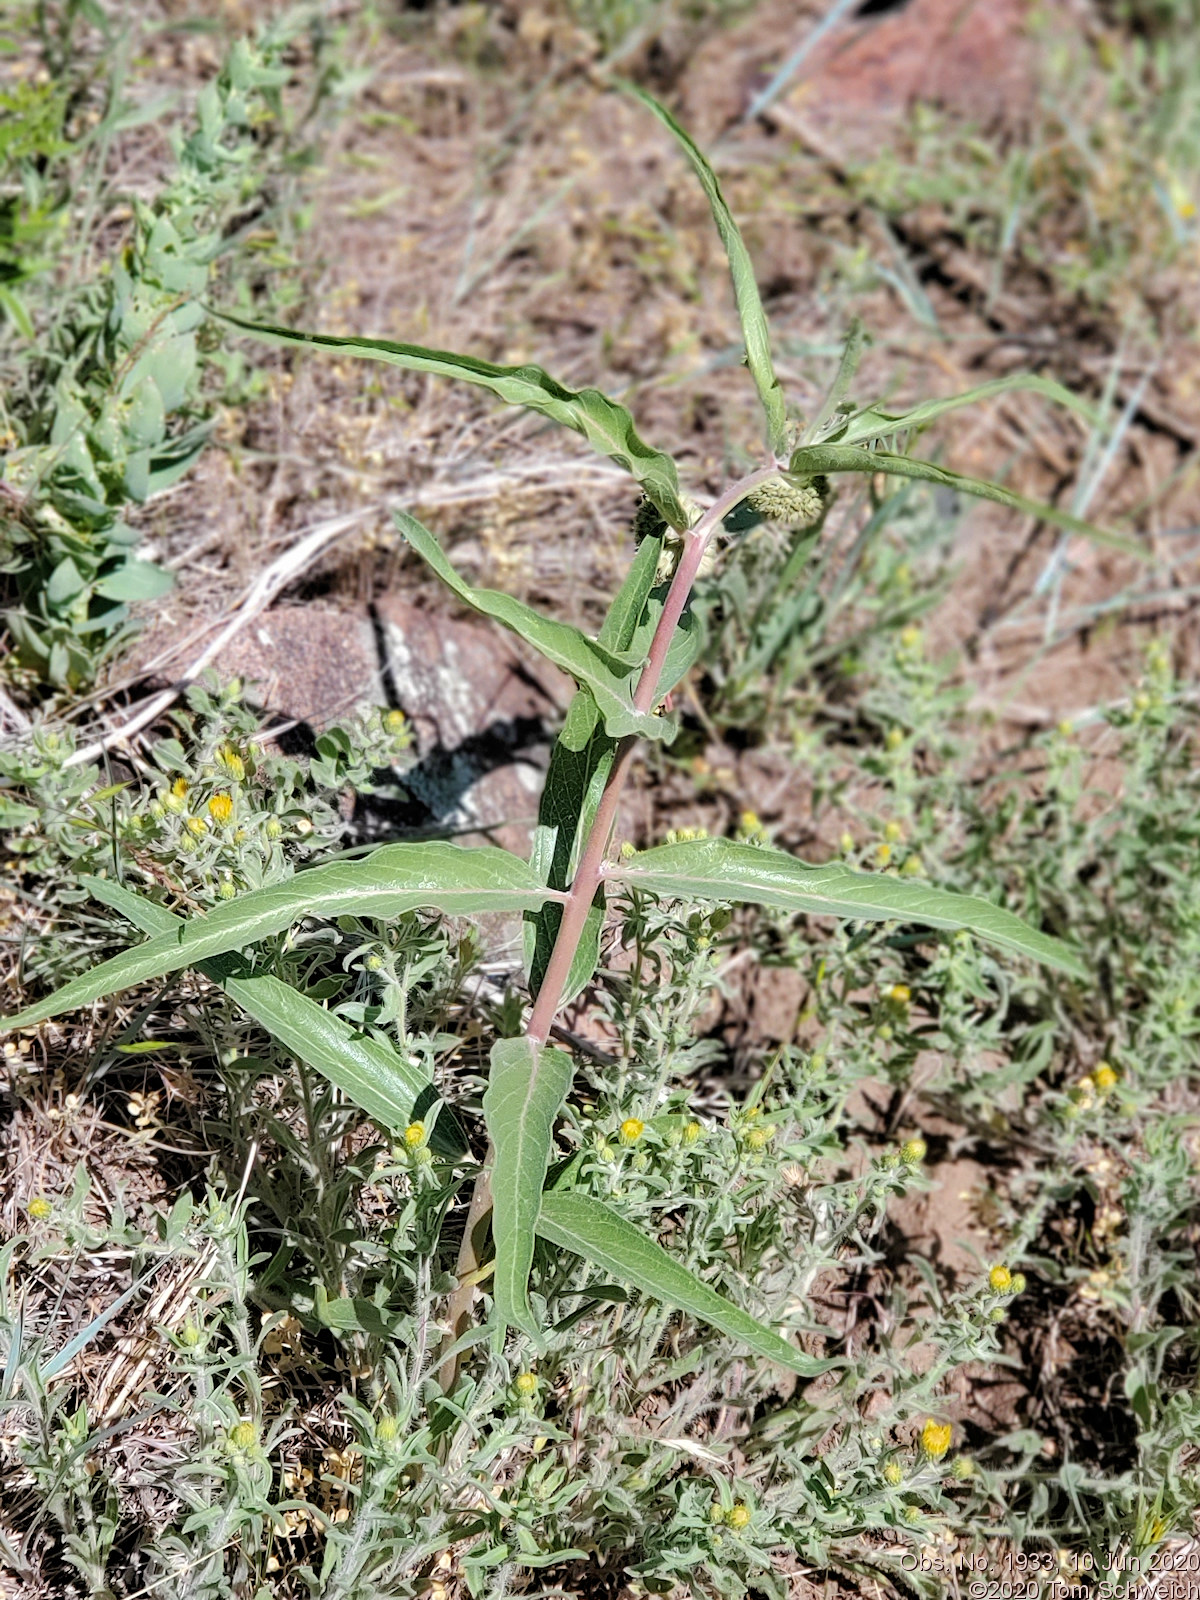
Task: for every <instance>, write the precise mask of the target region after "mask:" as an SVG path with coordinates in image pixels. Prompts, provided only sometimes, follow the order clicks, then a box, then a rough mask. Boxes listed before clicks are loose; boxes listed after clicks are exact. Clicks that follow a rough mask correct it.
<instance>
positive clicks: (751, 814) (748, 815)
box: [738, 811, 762, 833]
mask: <svg viewBox="0 0 1200 1600" xmlns="http://www.w3.org/2000/svg"><path fill="white" fill-rule="evenodd" d="M738 827H739V828H741V830H742V832H743V833H757V832H758V830H759V829H760V828H761V827H762V823H761V822H760V821H759V820H758V812H757V811H743V812H742V814H741V816H740V817H739V818H738Z"/></svg>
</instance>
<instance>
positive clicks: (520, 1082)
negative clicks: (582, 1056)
mask: <svg viewBox="0 0 1200 1600" xmlns="http://www.w3.org/2000/svg"><path fill="white" fill-rule="evenodd" d="M573 1075H574V1069H573V1067H572V1064H571V1057H570V1056H569V1055H568V1054H567V1052H566V1051H565V1050H556V1049H554V1048H553V1047H552V1046H550V1045H543V1046H540V1047H539V1046H538V1045H535V1044H534V1043H533V1042H532V1041H531V1040H529V1039H497V1041H496V1043H495V1044H494V1045H493V1046H492V1057H491V1072H490V1074H489V1076H488V1086H487V1092H486V1093H485V1094H484V1097H483V1115H484V1119H485V1121H486V1122H487V1130H488V1135H489V1137H490V1138H491V1141H492V1150H493V1159H494V1165H493V1167H492V1239H493V1241H494V1242H495V1247H496V1267H495V1275H494V1279H493V1290H492V1292H493V1294H494V1295H495V1299H496V1310H497V1311H498V1313H499V1314H500V1316H501V1317H502V1318H503V1319H504V1321H505V1322H507V1323H508V1324H509V1326H510V1327H514V1328H521V1329H523V1330H524V1332H526V1333H530V1334H535V1335H536V1333H537V1332H538V1326H537V1321H536V1319H535V1317H534V1315H533V1310H532V1308H531V1306H530V1304H529V1269H530V1267H531V1266H532V1265H533V1240H534V1230H535V1228H536V1226H537V1220H538V1214H539V1212H540V1210H541V1205H542V1185H543V1184H544V1183H545V1181H546V1170H547V1168H548V1167H549V1165H550V1145H551V1140H552V1138H553V1135H554V1119H555V1117H557V1116H558V1113H559V1112H560V1111H561V1110H562V1105H563V1101H564V1100H565V1099H566V1098H567V1091H568V1090H569V1089H570V1087H571V1079H572V1077H573Z"/></svg>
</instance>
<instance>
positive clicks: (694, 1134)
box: [683, 1122, 704, 1144]
mask: <svg viewBox="0 0 1200 1600" xmlns="http://www.w3.org/2000/svg"><path fill="white" fill-rule="evenodd" d="M703 1132H704V1129H703V1128H702V1127H701V1126H700V1124H699V1123H698V1122H687V1123H685V1124H684V1128H683V1142H684V1144H695V1143H696V1142H697V1141H698V1140H699V1138H700V1135H701V1134H702V1133H703Z"/></svg>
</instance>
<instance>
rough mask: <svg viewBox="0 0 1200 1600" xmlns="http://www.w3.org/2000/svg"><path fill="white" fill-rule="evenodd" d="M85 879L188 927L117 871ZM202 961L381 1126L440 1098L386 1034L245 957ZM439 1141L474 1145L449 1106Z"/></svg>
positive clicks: (147, 929)
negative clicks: (354, 1021) (371, 1031)
mask: <svg viewBox="0 0 1200 1600" xmlns="http://www.w3.org/2000/svg"><path fill="white" fill-rule="evenodd" d="M82 882H83V883H85V884H86V885H87V887H88V889H90V890H91V892H92V894H93V895H94V896H95V897H96V899H97V900H101V901H103V902H104V904H105V905H107V906H111V907H112V909H113V910H114V911H119V912H120V913H121V915H122V916H124V917H128V918H129V920H130V922H132V923H133V924H134V926H135V927H137V928H140V929H141V930H142V932H143V933H149V934H156V933H170V932H171V931H172V930H173V929H178V928H182V927H184V926H185V923H184V921H183V919H182V917H177V916H175V915H174V913H173V912H170V911H168V910H167V908H166V907H165V906H160V905H155V903H154V901H153V900H147V899H145V898H144V897H143V896H142V895H140V894H135V893H134V892H133V890H132V889H127V888H125V887H124V885H123V884H119V883H114V882H113V881H112V880H111V879H110V878H88V877H85V878H83V879H82ZM196 968H197V971H199V972H202V973H203V974H204V976H205V977H206V978H208V979H209V981H210V982H211V983H215V984H217V986H218V987H219V988H221V989H223V990H224V991H225V993H226V994H228V995H229V996H230V997H231V998H232V999H234V1000H236V1001H237V1003H238V1005H240V1006H241V1008H242V1010H243V1011H244V1012H246V1014H247V1016H251V1017H253V1018H254V1020H255V1022H257V1023H258V1024H259V1025H260V1026H261V1027H263V1028H265V1029H266V1030H267V1032H268V1033H269V1034H271V1036H272V1037H273V1038H275V1039H278V1040H279V1042H280V1044H282V1045H283V1047H284V1049H285V1050H287V1051H289V1052H290V1053H291V1054H292V1055H293V1056H295V1057H296V1059H297V1060H298V1061H303V1062H304V1063H305V1065H306V1066H309V1067H313V1068H314V1069H315V1070H316V1071H317V1072H320V1073H322V1074H323V1076H324V1077H326V1078H327V1079H328V1080H329V1082H330V1083H332V1084H333V1085H334V1087H335V1088H338V1089H340V1090H341V1091H342V1093H343V1094H344V1095H346V1096H347V1097H348V1098H349V1099H350V1100H352V1101H353V1102H354V1104H355V1105H356V1106H358V1107H359V1108H360V1109H361V1110H363V1111H365V1112H366V1113H367V1115H368V1116H369V1117H370V1118H371V1119H372V1121H374V1122H377V1123H378V1124H379V1126H380V1127H381V1128H387V1129H388V1130H389V1131H390V1132H392V1133H403V1131H404V1129H405V1128H407V1127H408V1126H409V1124H410V1123H411V1122H412V1121H413V1120H414V1118H418V1117H421V1116H422V1115H427V1114H428V1109H429V1107H430V1106H431V1105H432V1104H433V1102H434V1101H435V1100H436V1099H437V1092H436V1090H435V1089H434V1086H433V1082H432V1080H431V1079H429V1078H428V1077H426V1075H425V1074H424V1073H423V1072H421V1071H420V1070H419V1069H418V1068H417V1067H415V1066H414V1065H413V1064H412V1063H411V1062H410V1061H409V1060H408V1059H407V1058H406V1057H405V1056H402V1055H401V1054H400V1053H399V1051H397V1050H393V1049H392V1047H391V1046H390V1045H389V1044H386V1043H385V1042H384V1041H383V1040H381V1039H373V1038H370V1037H369V1036H368V1035H366V1034H362V1033H357V1032H356V1031H355V1030H354V1029H353V1028H351V1027H350V1025H349V1023H347V1022H344V1021H343V1020H342V1018H341V1017H339V1016H337V1015H336V1014H335V1013H334V1012H332V1011H326V1009H325V1007H324V1006H321V1005H318V1004H317V1002H316V1001H315V1000H310V999H309V997H308V996H307V995H306V994H301V993H300V992H299V991H298V990H296V989H293V988H292V987H291V985H290V984H287V983H284V982H283V981H282V980H281V979H279V978H276V977H275V976H274V975H273V974H271V973H269V972H262V973H258V974H256V975H254V976H252V977H248V978H247V977H242V976H239V973H240V972H241V970H242V963H241V962H240V961H239V959H238V957H236V956H227V955H226V956H214V957H213V958H212V959H211V960H209V961H199V962H197V963H196ZM432 1142H433V1143H435V1144H437V1145H439V1146H440V1147H441V1148H442V1149H444V1150H445V1151H446V1152H447V1153H448V1154H450V1155H458V1154H461V1152H462V1151H463V1150H465V1149H466V1141H465V1140H464V1138H463V1136H462V1130H461V1129H460V1128H459V1127H458V1125H457V1123H456V1122H455V1121H454V1118H453V1117H452V1116H451V1114H450V1113H449V1112H448V1111H446V1110H442V1112H441V1113H440V1115H439V1116H438V1119H437V1122H436V1123H435V1124H434V1130H433V1135H432Z"/></svg>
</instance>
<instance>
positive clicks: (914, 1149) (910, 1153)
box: [900, 1139, 929, 1167]
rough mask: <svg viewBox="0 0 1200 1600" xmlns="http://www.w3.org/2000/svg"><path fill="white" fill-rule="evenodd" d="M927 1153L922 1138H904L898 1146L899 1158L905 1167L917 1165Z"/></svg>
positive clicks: (927, 1149) (926, 1147) (927, 1150)
mask: <svg viewBox="0 0 1200 1600" xmlns="http://www.w3.org/2000/svg"><path fill="white" fill-rule="evenodd" d="M928 1153H929V1146H928V1145H927V1144H926V1143H925V1141H924V1139H906V1140H905V1141H904V1143H903V1144H902V1145H901V1146H900V1159H901V1161H903V1163H904V1165H905V1166H906V1167H918V1166H920V1164H921V1162H922V1161H924V1159H925V1157H926V1155H928Z"/></svg>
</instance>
